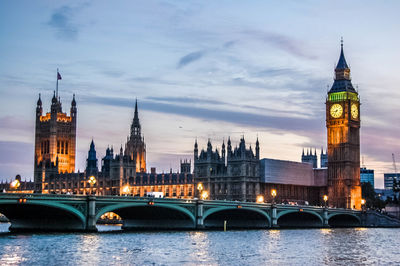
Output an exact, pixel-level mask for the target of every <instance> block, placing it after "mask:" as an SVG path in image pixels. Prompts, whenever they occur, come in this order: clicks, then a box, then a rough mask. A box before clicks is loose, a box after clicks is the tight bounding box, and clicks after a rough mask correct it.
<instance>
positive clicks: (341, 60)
mask: <svg viewBox="0 0 400 266" xmlns="http://www.w3.org/2000/svg"><path fill="white" fill-rule="evenodd" d="M336 69H337V70H339V69H349V66H348V65H347V62H346V58H344V52H343V38H342V39H341V41H340V57H339V61H338V63H337V65H336Z"/></svg>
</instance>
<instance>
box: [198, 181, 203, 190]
mask: <svg viewBox="0 0 400 266" xmlns="http://www.w3.org/2000/svg"><path fill="white" fill-rule="evenodd" d="M197 190H199V191H202V190H203V183H198V184H197Z"/></svg>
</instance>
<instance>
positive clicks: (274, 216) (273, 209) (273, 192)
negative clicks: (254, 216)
mask: <svg viewBox="0 0 400 266" xmlns="http://www.w3.org/2000/svg"><path fill="white" fill-rule="evenodd" d="M276 195H277V192H276V189H271V196H272V204H271V218H272V224H271V227H273V228H274V227H278V218H277V211H276V205H275V197H276Z"/></svg>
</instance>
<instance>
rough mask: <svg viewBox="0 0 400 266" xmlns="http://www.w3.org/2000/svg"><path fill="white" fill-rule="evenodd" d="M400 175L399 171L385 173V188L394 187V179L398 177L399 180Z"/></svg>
mask: <svg viewBox="0 0 400 266" xmlns="http://www.w3.org/2000/svg"><path fill="white" fill-rule="evenodd" d="M399 176H400V174H397V173H384V174H383V178H384V185H385V189H393V179H395V178H397V180H399V179H398V178H399Z"/></svg>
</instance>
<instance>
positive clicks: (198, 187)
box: [197, 182, 204, 197]
mask: <svg viewBox="0 0 400 266" xmlns="http://www.w3.org/2000/svg"><path fill="white" fill-rule="evenodd" d="M203 189H204V187H203V183H201V182H200V183H198V184H197V190H198V191H199V194H198V195H200V197H201V192H202V191H203Z"/></svg>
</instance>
